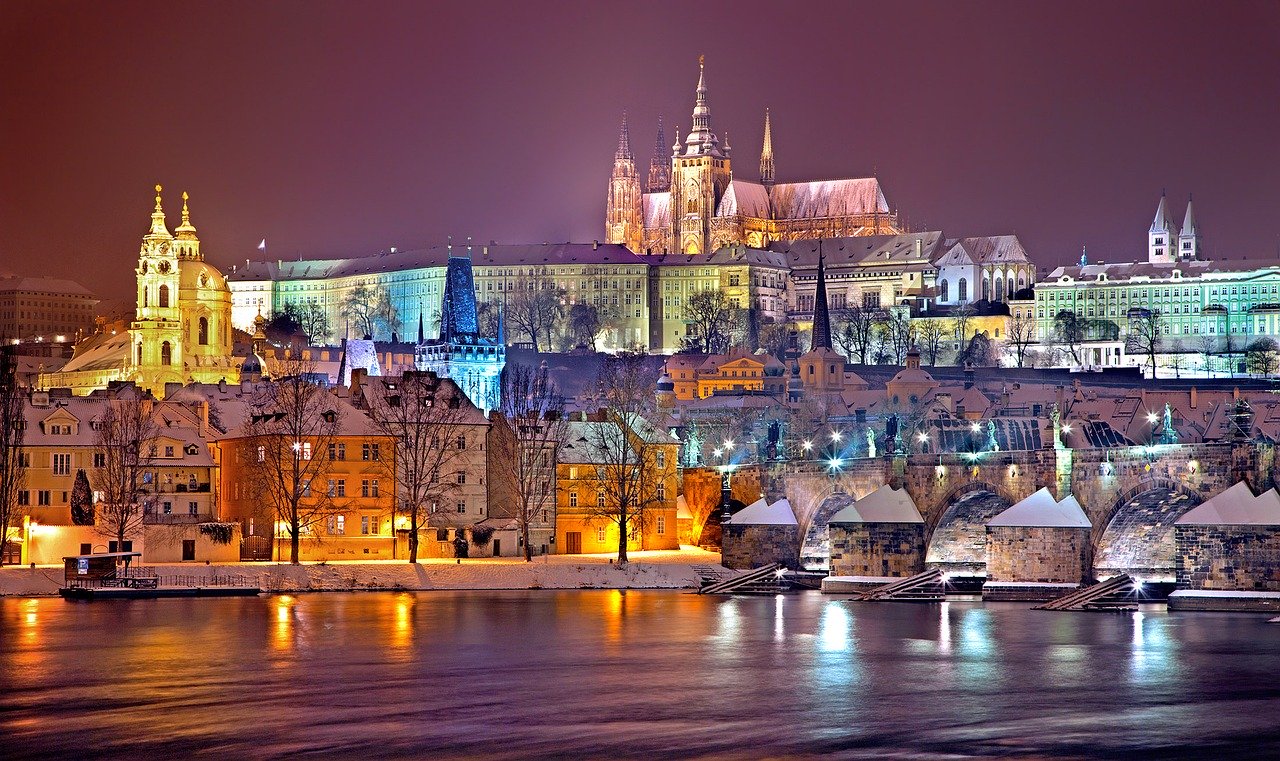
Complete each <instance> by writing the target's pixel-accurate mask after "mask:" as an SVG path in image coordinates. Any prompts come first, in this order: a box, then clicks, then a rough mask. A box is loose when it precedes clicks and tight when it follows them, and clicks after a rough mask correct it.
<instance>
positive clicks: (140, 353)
mask: <svg viewBox="0 0 1280 761" xmlns="http://www.w3.org/2000/svg"><path fill="white" fill-rule="evenodd" d="M138 364H142V344H138Z"/></svg>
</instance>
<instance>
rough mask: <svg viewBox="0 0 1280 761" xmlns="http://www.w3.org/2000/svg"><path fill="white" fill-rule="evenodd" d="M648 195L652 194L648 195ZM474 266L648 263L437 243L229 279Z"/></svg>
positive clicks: (601, 248) (551, 249)
mask: <svg viewBox="0 0 1280 761" xmlns="http://www.w3.org/2000/svg"><path fill="white" fill-rule="evenodd" d="M650 195H652V194H650ZM468 250H469V253H470V257H471V264H472V266H473V267H517V266H537V265H544V264H639V265H643V264H646V263H647V260H646V259H645V258H644V257H642V256H639V255H637V254H633V253H632V252H631V251H629V250H628V249H627V247H626V246H623V245H619V244H615V243H542V244H537V243H533V244H516V245H506V244H503V245H497V244H493V245H472V246H448V245H436V246H430V247H428V248H421V249H414V250H411V251H396V252H395V253H382V254H375V255H373V256H356V257H351V258H347V259H300V260H296V261H285V260H280V259H275V260H270V261H248V262H246V263H245V266H244V267H239V266H237V267H236V269H235V270H234V271H233V272H230V273H228V274H227V280H229V281H237V280H322V279H326V278H337V277H350V276H355V275H367V274H371V273H383V272H399V271H402V270H412V269H424V268H430V267H439V268H440V269H441V275H443V274H444V272H443V270H444V268H445V266H446V265H447V264H448V262H449V257H450V255H452V256H467V255H468Z"/></svg>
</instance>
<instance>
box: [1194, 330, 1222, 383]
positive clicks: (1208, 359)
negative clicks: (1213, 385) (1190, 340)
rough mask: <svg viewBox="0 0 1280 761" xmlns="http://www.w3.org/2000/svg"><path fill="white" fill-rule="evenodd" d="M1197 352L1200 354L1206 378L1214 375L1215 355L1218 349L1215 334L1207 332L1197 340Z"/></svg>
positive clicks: (1201, 366) (1201, 365)
mask: <svg viewBox="0 0 1280 761" xmlns="http://www.w3.org/2000/svg"><path fill="white" fill-rule="evenodd" d="M1195 349H1196V352H1197V353H1198V354H1199V355H1200V368H1201V369H1202V370H1204V374H1205V377H1206V378H1211V377H1213V357H1214V355H1215V354H1216V353H1217V351H1218V341H1217V339H1216V338H1215V337H1214V336H1211V335H1209V334H1208V333H1205V334H1203V335H1201V336H1200V337H1199V338H1197V339H1196V341H1195Z"/></svg>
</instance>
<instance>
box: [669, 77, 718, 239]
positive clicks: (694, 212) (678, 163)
mask: <svg viewBox="0 0 1280 761" xmlns="http://www.w3.org/2000/svg"><path fill="white" fill-rule="evenodd" d="M732 176H733V175H732V172H731V169H730V165H729V148H728V146H727V145H725V146H722V145H721V144H720V140H719V138H717V137H716V135H715V133H714V132H712V131H711V108H710V107H709V106H708V105H707V79H706V66H705V59H704V58H703V57H702V56H699V57H698V89H697V91H696V97H695V100H694V106H693V128H692V129H691V130H690V131H689V135H688V136H687V137H686V138H685V140H684V147H683V149H682V148H681V146H680V142H679V139H678V138H677V141H676V144H675V145H674V146H672V156H671V226H672V230H671V233H672V235H671V240H672V245H673V246H674V248H675V250H676V251H678V252H680V253H684V254H705V253H708V252H709V251H711V250H712V249H713V248H714V244H713V241H712V237H711V220H712V218H713V217H714V216H715V213H716V208H717V207H718V206H719V204H720V199H721V198H722V197H723V196H724V193H725V191H726V190H727V189H728V187H729V181H730V179H732Z"/></svg>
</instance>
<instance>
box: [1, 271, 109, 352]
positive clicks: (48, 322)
mask: <svg viewBox="0 0 1280 761" xmlns="http://www.w3.org/2000/svg"><path fill="white" fill-rule="evenodd" d="M97 305H98V299H97V298H96V297H95V296H94V295H93V294H92V293H90V292H89V290H88V289H86V288H85V287H84V286H83V285H80V284H79V283H77V282H74V281H72V280H63V279H60V278H52V277H17V276H11V277H3V278H0V342H2V343H6V344H9V343H18V342H32V341H34V342H38V343H39V342H46V341H47V342H51V343H69V342H73V341H76V340H78V339H79V338H80V337H81V336H83V335H87V334H88V333H89V332H90V331H92V330H93V321H94V307H96V306H97Z"/></svg>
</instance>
